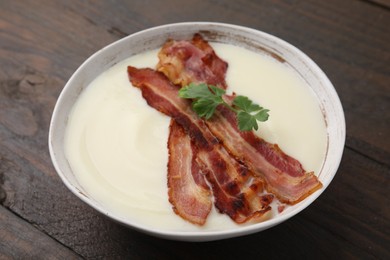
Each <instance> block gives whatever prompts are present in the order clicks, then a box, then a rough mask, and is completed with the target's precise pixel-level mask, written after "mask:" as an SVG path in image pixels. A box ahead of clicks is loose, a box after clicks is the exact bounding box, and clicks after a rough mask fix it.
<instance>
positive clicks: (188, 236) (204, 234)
mask: <svg viewBox="0 0 390 260" xmlns="http://www.w3.org/2000/svg"><path fill="white" fill-rule="evenodd" d="M194 26H195V27H200V28H209V30H214V31H217V30H221V29H223V28H224V29H229V30H238V31H245V32H247V33H252V34H255V35H258V36H259V37H266V38H268V39H271V40H272V41H274V42H277V43H278V44H281V45H283V46H284V47H285V48H288V49H290V50H291V51H292V52H294V53H295V54H297V55H298V56H299V57H300V58H301V59H303V61H304V62H305V63H306V64H308V66H309V67H310V68H311V69H313V70H314V72H315V73H316V75H318V76H319V77H320V78H321V80H323V81H324V84H326V86H327V87H328V89H327V90H328V91H329V94H330V95H331V97H332V102H335V103H334V104H333V105H334V106H335V110H336V112H337V113H338V116H339V117H340V122H339V123H340V125H339V126H338V131H339V132H340V133H339V134H340V138H341V139H340V140H339V144H338V145H337V147H336V148H337V149H336V154H333V157H334V158H335V159H334V163H333V167H332V171H333V173H332V175H331V176H330V178H328V179H327V181H326V182H325V183H324V182H323V188H322V189H320V190H319V191H317V192H315V193H314V194H312V195H310V196H309V197H308V198H306V199H305V200H304V201H303V202H301V203H302V204H301V205H300V207H298V208H296V209H294V210H292V211H290V212H288V213H285V214H283V215H279V216H278V217H277V218H271V219H269V220H267V221H264V222H260V223H254V224H251V225H245V226H242V227H238V228H234V229H227V230H215V231H212V230H211V231H174V230H173V231H168V230H159V229H156V228H153V227H147V226H146V225H144V224H139V223H135V222H134V221H129V220H126V219H125V218H124V217H121V216H118V215H115V214H112V213H110V212H109V211H108V210H107V209H105V208H104V207H103V206H101V205H100V204H98V203H96V202H95V201H94V200H92V199H91V198H89V197H88V196H86V195H85V194H83V193H82V192H81V191H80V190H79V189H78V188H77V187H75V186H74V185H73V184H72V183H71V182H70V180H69V179H68V178H67V176H66V174H65V173H64V172H63V169H62V167H61V165H60V162H59V161H58V160H57V153H56V151H55V149H54V147H53V142H54V139H55V136H54V135H55V133H54V132H53V131H54V130H53V129H54V126H55V124H57V121H58V120H59V119H58V117H59V116H58V111H59V109H60V108H59V107H60V106H61V104H62V102H63V100H64V98H65V95H67V94H68V93H67V92H68V89H69V88H70V86H71V85H72V82H73V80H74V78H75V77H76V75H77V74H78V73H79V72H80V71H81V70H82V69H83V68H84V67H86V66H87V65H88V64H89V62H90V61H91V60H93V59H96V58H97V57H99V55H101V54H102V53H103V52H105V50H107V49H109V48H114V47H115V46H116V45H117V44H120V43H122V42H126V41H129V40H131V39H132V38H133V37H136V36H140V35H142V34H145V33H150V32H155V31H160V30H167V29H168V28H169V29H174V28H186V27H194ZM345 128H346V127H345V117H344V111H343V108H342V105H341V102H340V99H339V97H338V95H337V92H336V90H335V88H334V86H333V85H332V83H331V82H330V80H329V79H328V77H327V76H326V75H325V73H324V72H323V71H322V70H321V69H320V68H319V66H318V65H317V64H316V63H315V62H314V61H313V60H312V59H311V58H309V57H308V56H307V55H306V54H305V53H303V52H302V51H300V50H299V49H298V48H296V47H295V46H293V45H292V44H290V43H288V42H286V41H284V40H282V39H280V38H278V37H276V36H273V35H271V34H268V33H266V32H263V31H260V30H256V29H252V28H248V27H244V26H239V25H233V24H227V23H216V22H181V23H170V24H165V25H160V26H156V27H152V28H149V29H145V30H141V31H139V32H136V33H133V34H130V35H128V36H126V37H124V38H122V39H119V40H117V41H115V42H113V43H111V44H109V45H107V46H105V47H103V48H101V49H100V50H98V51H97V52H95V53H94V54H92V55H91V56H90V57H89V58H88V59H86V60H85V61H84V62H83V63H82V64H81V65H80V66H79V67H78V69H77V70H76V71H75V72H74V73H73V74H72V76H71V77H70V78H69V80H68V81H67V83H66V84H65V86H64V88H63V89H62V91H61V93H60V95H59V97H58V100H57V102H56V105H55V107H54V110H53V114H52V118H51V122H50V128H49V135H48V146H49V152H50V157H51V160H52V163H53V165H54V167H55V169H56V172H57V174H58V175H59V176H60V178H61V180H62V182H63V183H64V184H65V186H66V187H67V188H68V189H69V190H70V191H71V192H72V193H73V194H75V195H76V196H77V197H78V198H79V199H81V200H82V201H84V202H85V203H86V204H88V205H89V206H91V207H92V208H94V209H95V210H97V211H98V212H100V213H102V214H103V215H106V216H108V217H110V219H113V220H115V221H116V222H119V223H121V224H124V225H126V226H127V227H131V228H134V229H136V230H139V231H142V232H144V233H148V234H150V235H153V236H157V237H162V238H168V239H174V240H182V241H212V240H219V239H225V238H230V237H237V236H242V235H247V234H251V233H255V232H259V231H262V230H265V229H268V228H270V227H272V226H275V225H277V224H279V223H281V222H283V221H285V220H287V219H289V218H291V217H293V216H294V215H296V214H298V213H299V212H301V211H302V210H304V209H305V208H306V207H308V206H309V205H310V204H312V203H313V202H314V201H315V200H316V199H317V198H318V197H319V196H320V195H321V194H322V193H323V192H324V191H325V189H326V188H327V187H328V185H329V184H330V182H331V181H332V179H333V178H334V176H335V174H336V172H337V170H338V167H339V165H340V162H341V158H342V154H343V150H344V145H345V135H346V130H345Z"/></svg>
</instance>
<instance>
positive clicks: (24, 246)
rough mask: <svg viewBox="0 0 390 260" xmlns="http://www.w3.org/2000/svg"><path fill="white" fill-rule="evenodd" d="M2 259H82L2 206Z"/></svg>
mask: <svg viewBox="0 0 390 260" xmlns="http://www.w3.org/2000/svg"><path fill="white" fill-rule="evenodd" d="M0 230H1V233H0V241H1V243H0V259H27V258H28V259H32V258H35V259H38V258H39V259H81V257H80V256H78V255H77V254H75V253H74V252H73V251H71V250H69V249H68V248H66V247H64V246H62V245H61V244H60V243H58V242H57V241H55V240H54V239H52V238H50V237H49V236H47V235H46V234H43V233H42V232H40V231H39V230H37V229H36V228H34V227H33V226H32V225H31V224H30V223H28V222H25V221H24V220H22V219H20V218H19V217H17V216H15V215H13V214H12V213H11V212H9V211H8V210H6V209H5V208H4V207H1V206H0Z"/></svg>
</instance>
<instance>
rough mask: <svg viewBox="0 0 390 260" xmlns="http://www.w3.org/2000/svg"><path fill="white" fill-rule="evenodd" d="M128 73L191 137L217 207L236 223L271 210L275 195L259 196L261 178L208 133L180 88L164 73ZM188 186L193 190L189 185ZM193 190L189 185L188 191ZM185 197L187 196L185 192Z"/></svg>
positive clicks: (130, 70) (149, 99)
mask: <svg viewBox="0 0 390 260" xmlns="http://www.w3.org/2000/svg"><path fill="white" fill-rule="evenodd" d="M128 74H129V78H130V81H131V83H132V85H133V86H135V87H137V88H140V89H141V92H142V95H143V97H144V98H145V100H146V101H147V103H148V104H149V105H150V106H151V107H154V108H155V109H157V110H158V111H160V112H162V113H164V114H166V115H168V116H170V117H172V118H173V119H174V122H175V123H177V125H180V126H181V127H182V128H183V129H184V131H185V132H186V134H188V135H189V136H190V138H191V140H192V143H193V144H194V147H195V148H196V149H197V151H196V152H194V154H195V155H196V157H197V158H196V162H197V163H199V165H201V170H202V172H204V174H205V176H206V178H207V181H208V182H209V183H210V184H211V188H212V191H213V195H214V200H215V206H216V208H217V209H218V210H219V211H220V212H222V213H225V214H227V215H229V217H230V218H232V219H233V220H234V221H235V222H237V223H243V222H246V221H249V220H255V219H259V218H260V217H262V216H263V215H264V214H265V213H266V212H268V211H269V210H270V209H271V207H270V206H269V204H270V203H271V202H272V199H273V196H272V195H270V194H266V195H263V196H258V193H259V192H261V191H262V188H263V185H262V182H261V181H260V179H259V178H256V177H252V174H251V173H250V172H249V171H248V169H247V168H246V166H244V165H242V164H239V163H238V162H237V161H236V160H235V159H234V158H233V157H231V156H230V155H229V153H228V152H227V151H226V150H225V149H224V147H223V146H222V145H221V144H220V143H219V141H218V140H217V139H216V138H215V137H214V136H213V134H212V133H211V132H210V131H209V130H208V127H207V126H206V125H205V123H204V121H203V120H201V119H199V118H198V116H197V115H196V114H195V113H194V112H193V111H192V109H191V108H190V103H189V101H188V100H184V99H181V98H179V97H178V88H177V86H175V85H173V84H172V83H171V82H170V81H169V80H168V79H167V78H166V77H165V75H164V74H162V73H160V72H157V71H154V70H151V69H137V68H134V67H131V66H129V67H128ZM172 125H174V124H172ZM176 127H178V126H176V125H174V126H173V127H172V126H171V131H173V130H174V131H176V130H175V129H172V128H176ZM171 135H172V134H171ZM183 138H185V137H183ZM174 142H175V141H172V140H170V142H169V146H172V145H174ZM187 149H188V148H187ZM174 156H175V157H177V156H178V155H174ZM172 158H173V159H174V157H172ZM170 162H171V159H170ZM172 167H175V166H174V165H173V164H171V165H170V166H169V168H170V171H173V172H175V171H179V170H180V169H177V170H176V169H172ZM172 176H173V175H172ZM185 185H190V186H191V187H193V185H191V184H189V183H186V184H185ZM191 187H189V186H187V187H185V189H190V188H191ZM176 190H177V189H176ZM183 195H187V194H186V192H184V194H183ZM174 203H176V202H174ZM174 205H175V204H174Z"/></svg>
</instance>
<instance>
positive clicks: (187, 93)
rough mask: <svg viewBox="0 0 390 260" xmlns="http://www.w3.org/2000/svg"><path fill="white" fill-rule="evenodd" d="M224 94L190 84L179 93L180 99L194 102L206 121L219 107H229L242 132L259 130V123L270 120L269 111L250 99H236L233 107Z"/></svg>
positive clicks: (217, 90)
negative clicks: (234, 114)
mask: <svg viewBox="0 0 390 260" xmlns="http://www.w3.org/2000/svg"><path fill="white" fill-rule="evenodd" d="M224 94H225V90H223V89H221V88H218V87H216V86H213V85H207V84H204V83H201V84H195V83H190V84H189V85H188V86H185V87H183V88H182V89H180V91H179V97H181V98H187V99H192V100H193V103H192V109H193V110H194V111H195V112H196V114H197V115H198V116H200V117H203V118H205V119H210V118H211V117H212V116H213V114H214V112H215V110H216V108H217V107H218V106H219V105H224V106H226V107H228V108H229V109H230V110H232V111H233V112H235V113H236V114H237V121H238V128H239V129H240V130H241V131H250V130H252V129H255V130H257V129H258V128H259V126H258V124H257V121H260V122H264V121H267V120H268V117H269V115H268V112H269V110H268V109H264V108H263V107H261V106H259V105H258V104H255V103H253V101H252V100H250V99H249V98H248V97H245V96H237V97H235V98H234V100H233V105H232V106H231V105H229V104H227V103H226V102H225V101H224V100H223V98H222V96H223V95H224Z"/></svg>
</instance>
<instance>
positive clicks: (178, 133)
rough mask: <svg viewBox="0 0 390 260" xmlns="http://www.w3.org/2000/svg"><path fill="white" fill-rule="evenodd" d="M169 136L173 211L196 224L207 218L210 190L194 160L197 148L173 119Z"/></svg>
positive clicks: (169, 177) (210, 203)
mask: <svg viewBox="0 0 390 260" xmlns="http://www.w3.org/2000/svg"><path fill="white" fill-rule="evenodd" d="M169 128H170V133H169V139H168V151H169V159H168V197H169V202H170V203H171V204H172V205H173V210H174V212H175V213H176V214H177V215H179V216H181V217H182V218H183V219H186V220H188V221H190V222H191V223H194V224H197V225H203V224H204V223H205V222H206V219H207V216H208V215H209V213H210V211H211V207H212V201H211V191H210V188H209V186H208V185H207V183H206V181H205V179H204V176H203V174H202V171H201V168H200V166H199V164H198V162H197V161H196V158H197V149H195V147H193V145H192V144H191V138H190V137H189V135H187V134H186V133H185V132H184V129H183V128H182V127H181V126H180V125H179V124H177V123H176V122H175V121H174V120H171V123H170V126H169Z"/></svg>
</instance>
